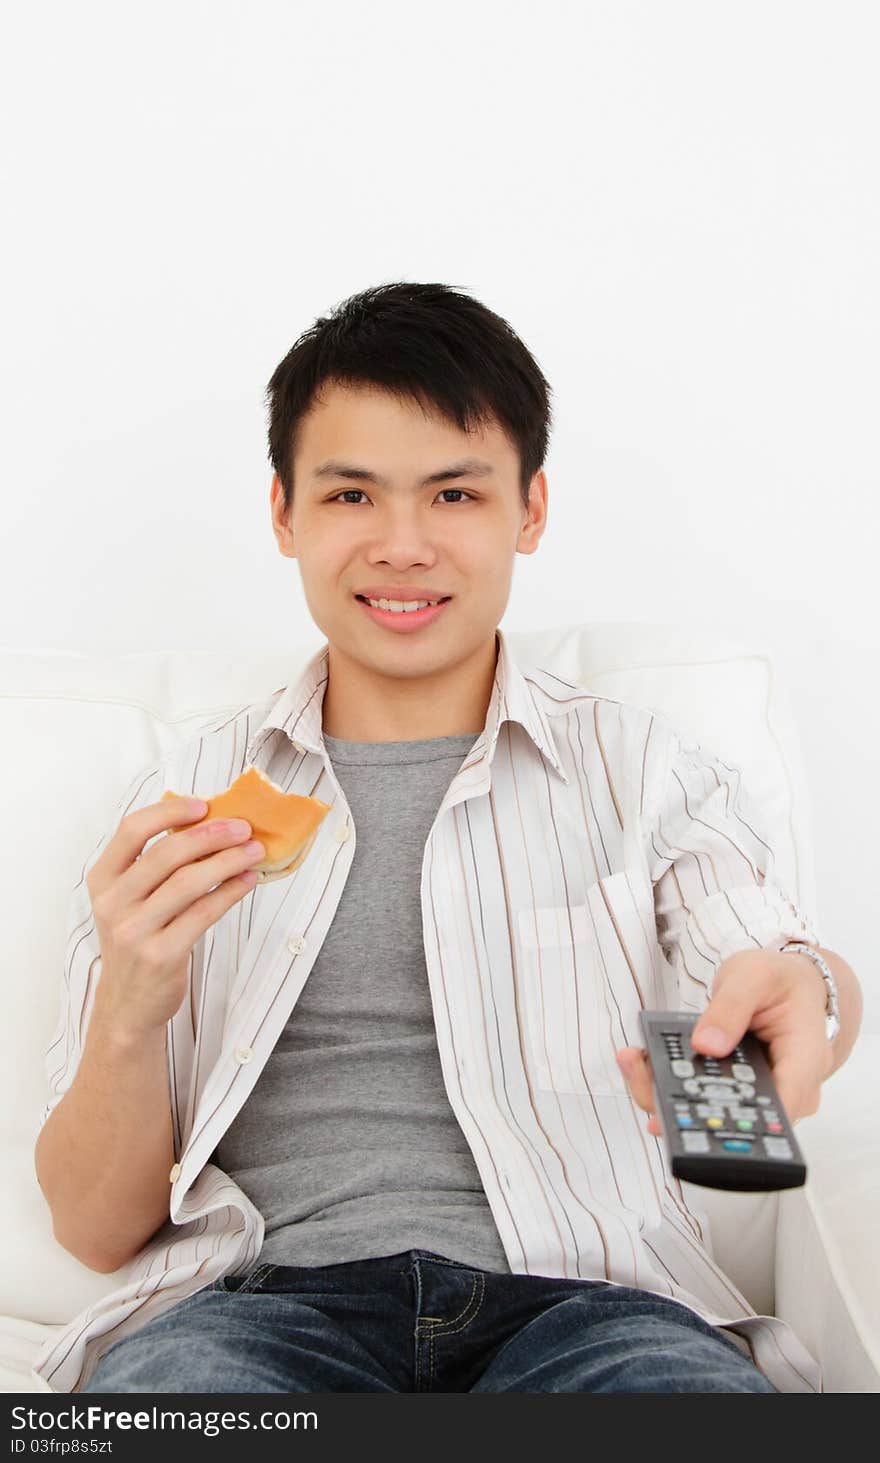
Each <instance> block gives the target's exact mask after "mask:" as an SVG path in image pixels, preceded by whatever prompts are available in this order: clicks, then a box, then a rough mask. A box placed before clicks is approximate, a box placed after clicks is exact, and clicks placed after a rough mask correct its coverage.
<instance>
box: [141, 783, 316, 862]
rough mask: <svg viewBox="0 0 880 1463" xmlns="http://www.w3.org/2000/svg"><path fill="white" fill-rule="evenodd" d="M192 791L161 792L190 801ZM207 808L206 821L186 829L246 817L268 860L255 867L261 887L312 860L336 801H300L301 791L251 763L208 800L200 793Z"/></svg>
mask: <svg viewBox="0 0 880 1463" xmlns="http://www.w3.org/2000/svg"><path fill="white" fill-rule="evenodd" d="M192 796H193V794H192V793H178V792H171V791H170V790H168V791H166V792H163V794H162V801H164V800H165V799H166V798H179V797H192ZM195 796H198V797H203V798H204V801H205V802H206V803H207V804H208V811H207V812H206V813H205V815H204V817H203V818H199V819H197V820H196V821H195V822H193V823H188V824H187V825H186V826H187V828H197V827H198V825H199V823H207V822H211V821H213V820H214V819H215V818H245V819H246V820H247V822H248V823H250V825H251V829H252V830H253V832H252V837H253V838H258V839H259V841H260V843H262V845H263V847H264V848H265V850H266V856H265V858H263V859H261V860H260V862H259V863H258V864H253V865H252V866H251V867H252V868H254V869H255V870H256V873H257V883H258V884H268V883H269V882H270V881H271V880H272V879H284V878H286V877H287V875H288V874H292V873H293V872H294V871H295V870H296V869H298V868H299V866H300V864H302V863H304V862H305V860H306V859H307V858H308V856H309V853H310V851H311V848H312V844H313V843H314V841H315V838H316V837H317V833H318V829H319V828H320V826H321V824H322V823H323V821H324V819H325V818H326V816H327V814H328V813H329V811H330V809H331V807H332V806H333V804H332V803H324V802H322V801H321V799H320V798H312V797H302V796H301V795H300V794H299V793H295V792H283V791H282V789H281V788H280V787H278V786H276V784H275V783H274V782H273V781H272V779H271V777H267V776H266V774H265V772H261V771H260V769H259V768H258V767H254V766H253V765H252V764H251V765H250V766H248V767H246V768H245V770H244V772H242V773H241V775H240V776H239V777H237V778H236V779H235V781H234V782H231V783H230V784H229V786H228V787H227V788H226V789H224V791H223V792H218V793H215V794H214V795H213V797H209V796H208V795H207V794H206V793H197V794H195ZM165 831H166V833H169V834H171V833H183V832H185V831H186V830H185V829H183V828H168V829H166V830H165Z"/></svg>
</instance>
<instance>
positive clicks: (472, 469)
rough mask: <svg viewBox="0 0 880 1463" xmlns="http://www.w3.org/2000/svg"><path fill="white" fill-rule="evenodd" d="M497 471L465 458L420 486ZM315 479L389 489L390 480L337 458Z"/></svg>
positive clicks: (324, 464) (317, 471)
mask: <svg viewBox="0 0 880 1463" xmlns="http://www.w3.org/2000/svg"><path fill="white" fill-rule="evenodd" d="M494 471H495V469H494V467H493V466H492V464H491V462H483V461H482V460H481V459H480V458H479V457H465V458H462V460H461V461H460V462H453V463H451V464H450V466H449V467H444V468H441V469H440V471H439V472H432V473H429V474H428V476H427V477H425V478H422V480H421V482H420V483H419V484H418V486H419V487H422V488H425V487H427V486H428V484H429V483H443V482H447V481H448V480H449V479H450V478H461V477H490V476H491V475H492V474H493V473H494ZM312 477H313V478H351V479H352V480H353V481H355V482H365V483H376V484H377V485H378V486H379V487H382V488H387V487H388V485H389V484H388V479H387V478H383V477H380V475H379V474H378V473H375V472H370V471H368V469H367V468H365V467H354V466H353V465H352V464H351V463H349V462H340V461H338V460H337V459H336V458H330V459H329V460H328V461H327V462H322V463H321V466H320V467H316V468H315V471H314V472H313V473H312Z"/></svg>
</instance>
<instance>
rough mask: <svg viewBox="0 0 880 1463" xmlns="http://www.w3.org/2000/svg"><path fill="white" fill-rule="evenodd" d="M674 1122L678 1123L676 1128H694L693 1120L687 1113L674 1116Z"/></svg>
mask: <svg viewBox="0 0 880 1463" xmlns="http://www.w3.org/2000/svg"><path fill="white" fill-rule="evenodd" d="M675 1121H676V1122H677V1123H678V1126H679V1127H680V1128H692V1127H693V1126H694V1120H693V1118H692V1117H690V1116H689V1115H688V1114H687V1113H683V1112H680V1113H678V1114H676V1118H675Z"/></svg>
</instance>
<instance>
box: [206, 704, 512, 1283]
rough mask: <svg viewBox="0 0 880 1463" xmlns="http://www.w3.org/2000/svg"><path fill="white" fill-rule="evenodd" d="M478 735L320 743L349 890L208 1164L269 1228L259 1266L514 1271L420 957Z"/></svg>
mask: <svg viewBox="0 0 880 1463" xmlns="http://www.w3.org/2000/svg"><path fill="white" fill-rule="evenodd" d="M478 735H479V733H473V734H465V735H461V736H452V737H436V738H433V739H429V740H423V741H413V742H349V741H343V740H341V739H340V738H338V737H330V736H327V734H326V733H325V734H324V741H325V744H326V747H327V752H328V755H329V757H330V760H331V762H332V764H333V769H334V771H335V773H336V776H337V778H338V780H339V783H340V786H341V787H342V789H343V791H344V793H345V796H346V798H347V800H348V805H349V808H350V809H351V815H352V818H353V820H354V825H355V833H356V839H357V842H356V847H355V855H354V859H353V861H352V865H351V870H350V872H349V876H348V882H347V884H346V886H345V889H344V891H343V894H342V898H341V899H340V901H339V907H338V909H337V911H336V914H335V916H334V919H333V922H332V924H331V926H330V929H329V930H328V932H327V936H326V939H325V940H324V944H323V946H322V948H321V950H320V952H319V954H318V957H317V959H316V961H315V964H314V965H313V967H312V970H311V972H310V974H309V978H308V980H307V981H306V984H305V986H304V988H303V991H302V993H301V995H300V997H299V1000H298V1001H297V1004H296V1007H295V1008H294V1011H293V1013H292V1015H291V1017H290V1019H289V1020H288V1022H287V1024H286V1026H285V1027H284V1030H283V1031H282V1032H281V1035H280V1036H279V1038H278V1041H277V1042H276V1044H275V1047H274V1048H273V1050H272V1052H271V1054H270V1056H269V1058H268V1061H267V1062H266V1065H265V1067H264V1068H263V1071H262V1072H261V1073H260V1076H259V1078H258V1080H257V1083H256V1086H255V1087H254V1089H253V1091H252V1092H251V1094H250V1096H249V1098H248V1099H247V1101H246V1102H245V1104H244V1106H243V1107H242V1109H241V1111H240V1112H239V1113H238V1116H237V1117H236V1118H235V1120H234V1121H233V1122H232V1124H231V1125H230V1127H229V1128H228V1130H227V1132H226V1133H225V1134H224V1136H223V1138H222V1140H221V1142H220V1143H219V1144H218V1146H217V1148H216V1150H215V1153H214V1154H213V1155H212V1157H213V1158H214V1159H215V1160H216V1162H217V1163H218V1164H219V1166H220V1168H221V1169H222V1170H223V1172H224V1173H227V1174H229V1176H230V1177H231V1178H233V1179H234V1180H235V1182H236V1183H237V1184H238V1186H239V1187H240V1188H241V1189H242V1190H243V1191H244V1192H245V1194H247V1195H248V1197H249V1198H250V1199H251V1200H252V1202H253V1203H254V1204H255V1205H256V1207H257V1209H258V1210H259V1211H260V1213H261V1214H262V1215H263V1217H264V1219H265V1222H266V1231H265V1238H264V1243H263V1248H262V1250H261V1252H260V1261H261V1262H262V1261H267V1262H270V1263H272V1264H275V1265H335V1264H339V1263H340V1262H342V1261H345V1260H364V1259H370V1258H372V1257H374V1256H377V1255H393V1254H397V1253H398V1252H399V1251H401V1250H408V1249H427V1250H434V1251H436V1252H437V1253H438V1254H441V1255H445V1256H446V1257H447V1258H448V1259H451V1260H458V1261H460V1262H462V1263H463V1264H468V1265H475V1266H478V1267H480V1268H481V1269H486V1270H502V1271H509V1270H510V1266H509V1264H508V1262H507V1257H506V1255H505V1253H504V1248H503V1246H502V1244H501V1238H500V1236H499V1234H498V1230H497V1227H496V1225H495V1221H494V1219H493V1217H492V1211H491V1209H490V1208H489V1202H488V1200H487V1198H486V1195H485V1192H484V1189H483V1185H482V1181H481V1179H480V1175H479V1171H478V1169H477V1166H476V1164H475V1162H474V1159H473V1155H472V1153H471V1151H470V1148H469V1147H468V1143H467V1140H466V1138H465V1136H464V1134H463V1132H462V1130H461V1128H460V1127H459V1124H458V1121H457V1119H456V1117H455V1114H454V1113H453V1111H452V1108H451V1107H450V1105H449V1099H448V1097H447V1095H446V1088H445V1086H444V1084H443V1072H442V1069H441V1066H440V1057H439V1054H438V1051H437V1041H436V1036H435V1032H434V1014H433V1010H432V1007H431V995H430V990H429V987H428V975H427V970H426V968H425V954H424V948H423V944H422V906H421V892H420V891H421V872H422V858H423V856H424V849H425V840H426V839H427V836H428V833H429V832H430V829H431V825H432V823H433V822H434V819H435V817H436V815H437V809H438V808H439V806H440V803H441V802H442V800H443V796H444V794H445V792H446V790H447V788H448V787H449V784H450V782H451V781H452V779H453V777H454V776H455V774H456V772H457V771H458V769H459V767H460V766H461V764H462V762H463V761H464V759H465V757H466V756H467V754H468V752H469V751H470V749H471V747H472V746H473V744H474V742H475V741H476V739H477V736H478Z"/></svg>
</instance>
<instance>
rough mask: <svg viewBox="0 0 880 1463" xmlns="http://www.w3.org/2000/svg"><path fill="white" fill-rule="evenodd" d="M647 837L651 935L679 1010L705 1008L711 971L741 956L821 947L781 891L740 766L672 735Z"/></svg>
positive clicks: (805, 920) (801, 913) (804, 917)
mask: <svg viewBox="0 0 880 1463" xmlns="http://www.w3.org/2000/svg"><path fill="white" fill-rule="evenodd" d="M667 769H668V770H667V778H666V786H665V791H664V793H663V796H662V798H661V801H660V805H659V809H658V814H657V817H656V819H655V822H654V826H653V828H652V831H651V846H650V848H649V859H650V863H651V881H652V884H653V887H654V910H655V915H656V924H657V937H658V941H659V944H660V948H661V949H662V951H663V954H664V956H665V957H666V959H667V960H668V961H669V963H670V965H671V966H672V968H673V970H674V972H675V975H676V977H677V982H678V984H677V991H678V999H679V1008H680V1009H681V1010H690V1011H702V1010H704V1009H705V1007H706V1005H707V1004H708V1001H709V997H710V994H711V983H712V979H713V977H714V974H715V971H716V969H717V968H718V966H719V965H720V964H721V962H722V961H723V960H726V959H727V957H728V956H729V955H732V954H733V953H734V952H735V951H737V950H752V949H762V948H771V947H772V948H774V949H777V950H778V949H781V948H782V946H783V945H784V944H785V942H786V941H787V940H805V941H808V942H810V943H812V944H816V945H819V944H821V941H820V939H819V936H818V934H817V932H816V928H815V925H814V923H813V921H812V920H811V918H810V917H809V915H808V914H807V913H806V912H805V911H804V910H802V909H800V908H799V907H798V906H797V905H796V904H795V902H794V900H793V899H792V898H791V897H790V895H789V894H788V892H787V891H786V890H785V889H784V888H782V887H781V885H780V883H779V881H778V879H777V876H776V854H775V853H774V850H773V847H772V845H771V842H770V839H769V837H768V834H767V832H766V830H765V827H764V820H763V818H762V816H761V812H760V809H759V808H758V807H756V806H755V804H754V802H753V800H752V798H751V796H750V794H749V792H748V791H747V789H746V788H745V786H744V785H743V781H742V777H741V772H740V769H739V767H736V766H730V765H728V764H726V763H722V762H721V761H720V760H719V759H718V758H717V757H715V756H713V755H712V754H711V753H710V752H708V751H707V750H705V749H704V748H703V747H702V746H701V745H700V744H699V743H698V742H696V741H693V740H690V739H688V738H686V737H684V736H682V735H681V734H679V733H678V732H674V733H673V739H672V744H671V749H670V754H669V760H668V764H667Z"/></svg>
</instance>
